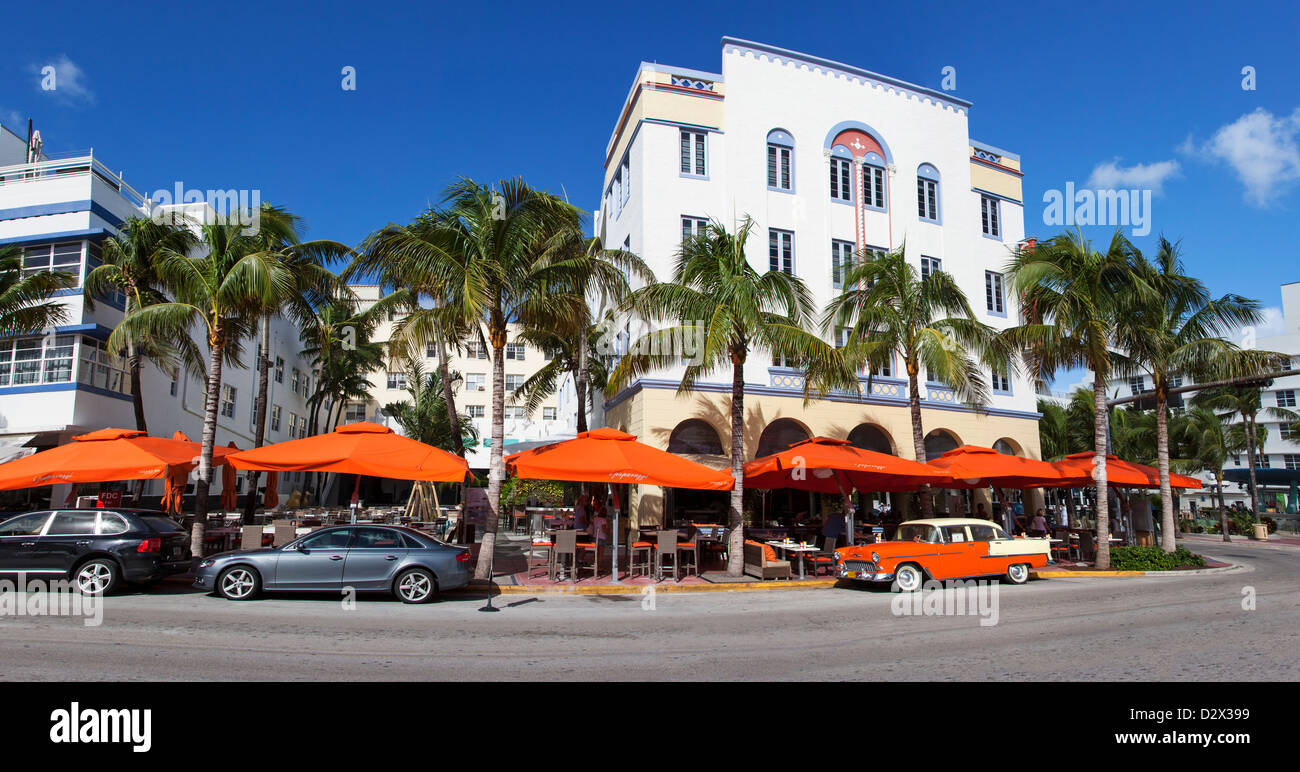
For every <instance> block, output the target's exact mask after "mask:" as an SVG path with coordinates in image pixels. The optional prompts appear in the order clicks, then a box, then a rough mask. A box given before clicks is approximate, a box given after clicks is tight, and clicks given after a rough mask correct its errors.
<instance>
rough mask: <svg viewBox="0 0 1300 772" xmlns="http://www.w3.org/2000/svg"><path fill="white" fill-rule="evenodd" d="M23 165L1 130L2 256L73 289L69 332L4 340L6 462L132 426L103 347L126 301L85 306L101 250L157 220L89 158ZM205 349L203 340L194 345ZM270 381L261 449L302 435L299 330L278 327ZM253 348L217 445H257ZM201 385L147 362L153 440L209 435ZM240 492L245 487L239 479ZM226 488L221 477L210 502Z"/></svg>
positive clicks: (236, 379) (64, 328)
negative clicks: (133, 221) (135, 226)
mask: <svg viewBox="0 0 1300 772" xmlns="http://www.w3.org/2000/svg"><path fill="white" fill-rule="evenodd" d="M36 157H37V160H36V161H34V162H28V142H27V139H26V137H23V136H19V135H18V134H16V133H14V132H13V131H11V130H10V129H8V128H5V127H0V246H16V247H18V248H19V249H20V250H21V257H22V261H23V270H24V271H25V272H35V271H52V270H57V271H65V272H68V273H72V274H74V275H75V276H76V277H77V282H76V286H75V287H72V288H69V289H67V290H64V291H62V292H60V293H59V296H58V298H57V301H58V302H60V303H62V304H63V305H64V306H65V307H66V309H67V319H66V321H65V322H64V323H63V324H62V325H60V326H58V327H56V328H55V329H53V330H46V331H40V330H33V331H31V332H30V333H27V334H23V335H18V336H14V337H10V338H6V339H0V446H2V447H0V452H3V453H4V454H5V455H6V456H8V457H13V456H15V455H21V454H23V453H26V452H30V451H32V450H39V449H45V448H49V447H54V446H56V445H61V444H64V443H66V442H68V441H70V439H71V437H73V436H74V435H77V434H82V433H85V432H89V431H93V430H95V429H101V428H105V427H117V428H127V429H133V428H135V426H136V422H135V413H134V409H133V405H132V397H131V391H130V390H131V383H130V377H129V374H128V372H127V369H126V363H125V362H124V361H123V360H120V359H118V358H117V357H115V356H113V355H111V354H110V353H109V352H108V351H107V349H106V346H105V342H106V341H107V339H108V336H109V334H110V333H111V332H112V330H113V328H114V327H115V326H116V325H117V323H118V322H119V321H121V319H122V316H123V312H124V306H123V303H122V302H121V298H105V299H96V301H95V303H94V307H93V309H92V308H89V307H87V304H86V303H85V302H84V300H83V296H82V285H83V282H84V280H85V277H86V275H87V274H88V273H89V272H90V271H91V270H93V269H94V268H95V267H96V266H97V265H99V263H100V259H99V256H100V254H101V248H102V244H103V242H104V239H106V238H108V237H111V236H113V235H115V234H116V233H117V230H118V228H119V227H120V226H121V224H122V223H123V222H124V221H125V220H126V219H127V218H130V217H145V216H148V214H149V212H150V211H151V208H152V207H151V202H150V201H149V199H148V197H147V196H145V195H143V194H141V193H139V192H138V191H136V190H135V189H134V188H132V187H131V186H130V185H128V184H127V183H126V182H125V181H124V180H123V179H122V177H121V175H120V173H115V172H113V171H111V170H110V169H109V167H107V166H106V165H105V164H104V162H103V161H102V159H101V158H100V156H98V155H96V154H95V153H94V152H93V151H91V152H90V153H88V154H85V155H77V156H74V157H55V158H50V157H49V156H47V155H46V154H44V153H40V154H38V155H37V156H36ZM196 340H198V342H199V343H200V345H201V347H202V348H203V350H206V341H204V340H202V339H198V338H196ZM271 340H272V343H271V349H272V350H271V356H272V361H273V362H274V363H275V366H274V367H273V368H272V371H271V383H270V391H269V399H268V405H269V408H268V417H267V432H266V441H267V442H268V443H270V442H280V441H282V440H287V439H293V438H295V437H298V436H303V435H304V434H305V432H306V430H307V413H308V411H307V407H306V398H307V395H309V394H310V393H311V391H310V378H311V377H312V375H311V363H310V362H309V361H308V360H307V359H305V358H304V357H303V356H302V354H301V350H302V344H301V343H300V342H299V334H298V330H297V328H296V327H295V326H294V325H293V324H292V323H290V322H288V321H285V320H282V319H276V320H273V321H272V327H271ZM256 348H257V345H256V342H255V341H248V342H246V343H245V349H246V354H245V357H244V359H245V364H246V365H247V366H243V367H232V366H229V365H227V366H226V368H225V369H224V372H223V376H222V393H221V405H220V414H219V416H218V425H217V443H218V444H220V445H225V444H227V443H229V442H232V441H233V442H234V443H235V444H236V446H238V447H240V448H249V447H252V445H253V442H254V435H255V432H254V427H253V406H254V405H253V403H254V401H255V398H256V395H257V372H256V370H255V369H254V368H253V367H252V363H253V356H254V352H255V351H256ZM202 378H203V374H202V373H199V374H197V377H193V378H187V377H185V376H184V375H180V376H178V377H176V378H173V377H172V376H171V375H169V374H168V373H166V372H165V371H163V370H161V369H159V368H158V367H156V366H154V365H153V364H152V363H148V362H146V363H145V364H144V372H143V373H142V374H141V381H142V388H143V392H144V407H145V419H146V422H147V425H148V430H149V433H150V434H154V435H158V436H168V437H170V436H171V435H172V433H173V432H175V431H177V430H179V431H182V432H184V433H185V434H186V435H188V436H189V437H190V438H192V439H194V440H196V441H197V440H198V439H199V438H200V437H201V436H202V427H203V402H204V394H203V391H204V384H205V381H204V380H202ZM301 478H302V473H296V474H290V475H284V476H282V479H281V480H280V483H279V489H280V493H281V496H282V497H287V496H288V495H290V494H291V493H292V491H293V490H294V489H295V488H297V487H301V483H302V479H301ZM238 485H239V486H240V488H239V490H240V493H241V494H242V493H244V486H245V478H244V475H242V474H241V475H240V476H239V483H238ZM220 488H221V475H217V476H216V479H215V480H214V484H213V493H214V494H217V493H219V492H220ZM67 493H68V486H66V485H56V486H52V488H50V487H45V488H33V489H29V490H28V491H16V492H10V493H5V494H3V495H4V496H5V497H8V498H6V499H5V501H6V502H7V503H9V504H10V505H22V504H27V505H33V506H35V505H41V504H44V503H45V502H46V501H48V502H50V503H53V504H55V505H58V504H62V503H63V501H64V497H65V496H66V495H67ZM161 495H162V483H161V481H157V480H154V481H149V483H148V484H147V486H146V488H145V496H146V497H152V496H157V497H161Z"/></svg>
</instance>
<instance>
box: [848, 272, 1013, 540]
mask: <svg viewBox="0 0 1300 772" xmlns="http://www.w3.org/2000/svg"><path fill="white" fill-rule="evenodd" d="M822 325H823V327H824V328H825V329H826V331H827V332H834V333H835V335H836V338H837V339H839V338H840V336H841V335H844V334H846V335H847V342H846V343H845V344H844V346H843V352H842V353H843V356H844V357H845V359H846V360H847V361H850V362H854V363H858V364H865V365H866V368H865V369H866V370H867V371H868V372H871V373H874V372H878V371H879V370H880V369H881V368H892V366H893V361H894V355H895V352H897V354H898V356H899V357H900V359H901V361H902V363H903V368H904V371H905V372H906V373H907V396H908V409H909V412H910V414H911V420H912V447H913V450H914V452H915V453H916V460H918V461H921V462H924V461H925V460H926V453H925V428H924V426H923V424H922V420H921V388H920V378H921V370H922V368H924V370H925V373H926V377H927V378H929V379H930V380H933V381H939V382H942V383H944V384H946V385H948V386H949V387H951V388H952V390H953V392H954V394H955V396H956V397H957V398H958V399H960V400H962V401H963V402H965V403H967V404H970V405H975V406H981V405H984V404H985V403H987V402H988V397H989V381H988V380H987V379H986V377H985V375H984V368H983V367H981V363H985V364H988V365H991V366H992V367H993V368H994V369H996V370H998V371H1000V372H1001V373H1002V374H1004V375H1006V376H1008V377H1009V376H1010V368H1011V362H1010V358H1009V357H1008V356H1006V355H1005V354H1004V353H999V352H1002V351H1003V348H1002V347H1001V346H1000V345H999V342H998V340H997V338H996V331H995V330H994V329H993V328H992V327H989V326H988V325H986V324H983V323H981V322H979V321H977V320H976V319H975V312H974V311H973V310H972V309H971V307H970V303H969V302H967V300H966V295H965V294H964V293H963V292H962V291H961V288H960V287H959V286H957V282H956V281H955V280H954V279H953V278H952V276H951V275H950V274H948V273H947V272H945V271H937V270H936V271H932V272H930V274H929V275H928V276H924V277H922V276H920V274H919V272H918V271H917V269H916V268H915V267H914V266H913V265H912V264H911V263H909V262H908V260H907V257H906V256H905V255H904V248H903V247H899V248H898V249H897V250H895V251H893V252H877V253H874V254H872V255H870V256H864V259H862V260H860V261H858V262H857V263H856V264H854V265H853V266H852V267H850V268H849V270H848V271H847V273H846V275H845V276H844V290H843V291H842V292H841V293H840V294H839V295H837V296H835V298H833V299H832V300H831V302H830V303H829V304H828V305H827V306H826V310H825V312H824V313H823V315H822ZM841 330H844V331H846V332H844V333H842V332H841ZM933 514H934V500H933V498H932V497H930V496H929V495H925V491H924V489H923V491H922V496H921V516H922V517H930V516H931V515H933Z"/></svg>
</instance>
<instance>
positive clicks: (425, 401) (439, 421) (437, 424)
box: [384, 358, 478, 451]
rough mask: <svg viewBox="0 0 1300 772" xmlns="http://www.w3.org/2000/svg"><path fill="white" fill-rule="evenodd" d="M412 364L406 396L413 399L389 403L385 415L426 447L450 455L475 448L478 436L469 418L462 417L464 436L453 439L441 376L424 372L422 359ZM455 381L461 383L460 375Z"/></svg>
mask: <svg viewBox="0 0 1300 772" xmlns="http://www.w3.org/2000/svg"><path fill="white" fill-rule="evenodd" d="M409 361H410V365H409V369H408V370H407V376H406V392H407V393H408V394H410V395H411V398H410V400H403V401H401V402H390V403H389V404H387V405H385V406H384V413H385V414H386V415H388V416H391V417H392V418H393V420H394V421H396V422H397V425H398V426H400V427H401V428H402V433H403V434H405V435H406V436H407V437H410V438H411V439H413V440H418V441H420V442H423V443H425V444H426V445H432V446H434V447H436V448H442V449H443V450H447V451H450V450H452V449H453V448H455V447H457V446H460V447H466V446H469V447H473V446H474V445H476V444H477V441H478V433H477V431H476V430H475V428H474V423H473V422H472V421H471V420H470V419H469V416H466V415H462V416H461V417H460V418H461V420H460V422H459V425H460V426H463V427H465V428H464V433H463V434H462V435H461V436H460V437H458V438H453V436H452V425H451V420H450V418H449V414H448V412H447V405H446V404H445V403H444V402H443V397H442V394H443V390H442V383H441V382H440V381H441V380H442V376H441V374H440V373H439V372H438V371H437V370H434V371H433V372H431V373H426V372H424V367H423V365H422V363H421V361H420V359H419V358H412V359H410V360H409ZM452 377H453V378H455V379H456V380H460V373H453V374H452Z"/></svg>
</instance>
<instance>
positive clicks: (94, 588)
mask: <svg viewBox="0 0 1300 772" xmlns="http://www.w3.org/2000/svg"><path fill="white" fill-rule="evenodd" d="M121 576H122V572H121V571H119V570H118V568H117V564H116V563H114V562H113V561H111V560H108V559H107V558H95V559H94V560H87V561H86V562H85V563H82V564H81V565H80V566H77V570H76V571H74V572H73V573H72V582H73V584H75V585H77V590H78V591H80V592H81V594H82V595H107V594H108V593H110V592H112V591H113V590H116V589H117V585H118V582H119V581H121Z"/></svg>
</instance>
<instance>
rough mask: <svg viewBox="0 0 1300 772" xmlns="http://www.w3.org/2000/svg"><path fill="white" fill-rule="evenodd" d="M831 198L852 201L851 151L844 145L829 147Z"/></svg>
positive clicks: (846, 201)
mask: <svg viewBox="0 0 1300 772" xmlns="http://www.w3.org/2000/svg"><path fill="white" fill-rule="evenodd" d="M831 200H832V201H843V202H845V203H850V204H851V203H853V153H852V151H850V150H849V149H848V148H847V147H845V146H844V145H836V146H835V147H833V148H831Z"/></svg>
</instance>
